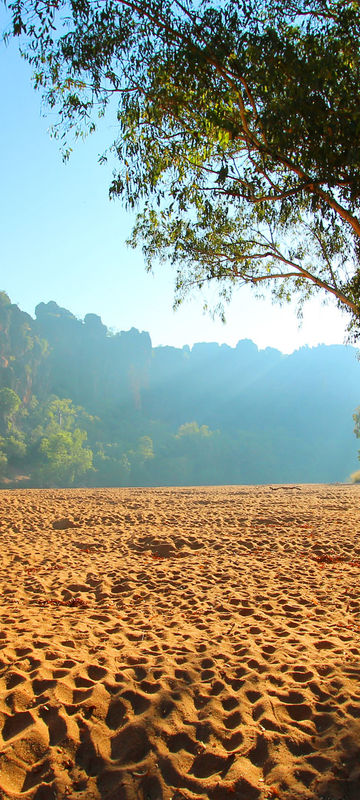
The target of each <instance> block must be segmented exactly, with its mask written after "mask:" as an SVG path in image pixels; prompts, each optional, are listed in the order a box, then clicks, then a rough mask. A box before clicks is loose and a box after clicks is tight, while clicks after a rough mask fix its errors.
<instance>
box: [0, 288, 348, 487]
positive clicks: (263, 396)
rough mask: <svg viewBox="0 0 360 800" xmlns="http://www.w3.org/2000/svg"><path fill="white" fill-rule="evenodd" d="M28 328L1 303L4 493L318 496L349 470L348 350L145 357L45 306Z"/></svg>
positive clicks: (133, 338) (243, 348)
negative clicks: (224, 489)
mask: <svg viewBox="0 0 360 800" xmlns="http://www.w3.org/2000/svg"><path fill="white" fill-rule="evenodd" d="M35 314H36V316H35V319H33V318H32V317H31V316H30V315H29V314H26V313H24V312H23V311H21V310H20V309H19V308H18V306H16V305H15V304H13V303H11V301H10V299H9V297H8V296H7V295H6V293H5V292H2V293H0V483H1V485H2V486H39V487H46V486H79V485H80V486H131V485H134V486H136V485H150V486H151V485H189V484H190V485H194V484H231V483H233V484H234V483H267V482H291V481H298V482H300V481H304V482H307V481H315V482H316V481H321V482H322V481H324V482H326V481H336V480H345V479H346V478H347V477H348V476H349V475H350V473H351V472H352V471H353V470H354V469H355V467H356V442H355V437H354V436H353V420H352V414H353V412H354V408H355V406H356V403H357V401H358V397H359V379H358V375H359V373H358V363H357V362H356V359H355V350H354V349H353V348H351V347H343V346H333V347H325V346H322V347H318V348H314V349H310V348H302V349H301V350H299V351H297V352H296V353H294V354H293V355H291V356H284V355H282V354H281V353H280V352H279V351H277V350H274V349H272V348H267V349H266V350H263V351H259V350H258V349H257V347H256V345H254V344H253V343H252V342H250V341H248V340H243V341H241V342H239V343H238V345H237V347H236V348H231V347H228V346H226V345H222V346H219V345H218V344H216V343H212V344H211V343H203V344H197V345H194V346H193V347H192V349H191V350H190V348H188V347H184V348H182V349H179V348H173V347H160V348H152V345H151V340H150V337H149V335H148V334H147V333H144V332H143V333H140V332H139V331H137V330H135V329H132V330H130V331H126V332H124V331H123V332H119V333H111V332H109V331H108V330H107V328H106V326H105V325H103V323H102V322H101V319H100V317H98V316H97V315H96V314H87V315H86V316H85V318H84V320H79V319H77V318H76V317H75V316H74V315H73V314H72V313H71V312H70V311H68V310H67V309H63V308H61V307H59V306H58V305H57V304H56V303H55V302H53V301H52V302H49V303H39V305H38V306H37V308H36V311H35ZM355 422H356V433H357V435H359V432H360V416H359V415H357V416H356V419H355Z"/></svg>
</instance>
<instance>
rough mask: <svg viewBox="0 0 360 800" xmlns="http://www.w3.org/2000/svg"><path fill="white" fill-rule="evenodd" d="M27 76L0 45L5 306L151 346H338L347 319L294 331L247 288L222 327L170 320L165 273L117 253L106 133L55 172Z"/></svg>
mask: <svg viewBox="0 0 360 800" xmlns="http://www.w3.org/2000/svg"><path fill="white" fill-rule="evenodd" d="M1 16H2V21H3V20H4V11H3V7H2V8H1V7H0V20H1ZM3 27H4V24H1V21H0V30H1V29H3ZM30 77H31V71H30V68H29V66H28V65H27V64H26V63H25V62H24V61H23V60H22V59H21V58H20V56H19V54H18V52H17V49H16V47H15V46H14V45H13V44H11V45H10V46H9V47H5V46H4V45H2V44H0V107H1V109H2V125H1V126H0V154H1V156H0V157H1V162H2V163H1V189H0V197H1V201H0V203H1V208H0V236H1V280H0V289H1V290H5V291H6V292H7V293H8V294H9V296H10V297H11V300H12V301H13V302H15V303H18V304H19V306H20V307H21V308H22V309H23V310H26V311H28V312H29V313H30V314H32V315H34V309H35V306H36V305H37V303H39V302H40V301H44V302H47V301H48V300H55V301H56V302H57V303H58V304H59V305H62V306H65V307H66V308H68V309H70V310H71V311H72V312H73V313H74V314H75V315H76V316H78V317H80V318H83V317H84V315H85V314H86V313H88V312H92V313H97V314H99V315H100V316H101V317H102V320H103V322H104V323H105V324H106V325H107V326H109V327H111V328H113V329H115V330H127V329H129V328H131V327H133V326H134V327H136V328H139V329H140V330H147V331H149V333H150V335H151V338H152V342H153V345H155V346H156V345H159V344H163V345H165V344H169V345H174V346H176V347H181V346H182V345H184V344H190V345H192V344H193V343H194V342H197V341H218V342H226V343H228V344H230V345H235V344H236V342H237V341H238V340H239V339H244V338H249V339H253V341H255V342H256V344H257V345H258V346H259V347H260V348H264V347H267V346H271V347H277V348H278V349H279V350H282V351H283V352H291V351H292V350H294V349H296V348H298V347H300V346H302V345H305V344H308V345H310V346H313V345H316V344H318V343H322V342H324V343H326V344H332V343H340V344H341V343H343V341H344V336H345V325H346V316H344V315H342V314H340V312H339V311H338V310H337V309H336V307H335V305H334V304H329V305H328V306H323V305H322V304H321V302H320V301H318V300H317V301H312V302H311V303H310V304H309V305H308V306H307V308H306V310H305V313H304V320H303V324H302V327H301V328H300V329H299V327H298V320H297V319H296V315H295V311H294V309H293V308H292V307H286V308H283V309H280V308H279V306H277V305H276V306H274V305H272V303H271V300H270V299H268V300H266V301H259V300H256V299H255V298H254V297H253V295H252V293H251V292H250V290H247V289H241V290H238V291H237V292H236V293H235V295H234V298H233V300H232V302H231V304H230V306H229V307H228V308H227V311H226V317H227V323H226V324H225V325H223V324H222V323H221V322H220V320H215V321H214V320H212V319H211V318H210V317H209V316H208V315H204V314H203V312H202V301H201V299H200V298H199V296H194V297H193V298H192V299H191V300H189V301H187V302H186V303H185V304H184V305H183V306H182V307H181V308H180V310H178V311H176V312H174V311H173V310H172V301H173V274H172V271H171V269H170V267H168V268H167V267H166V266H161V267H158V268H157V269H156V271H155V274H154V275H148V274H146V272H145V269H144V263H143V258H142V253H141V251H138V252H134V251H133V250H131V249H130V248H128V247H126V246H125V240H126V238H127V236H128V235H129V233H130V231H131V227H132V217H131V216H130V215H129V214H127V213H125V211H124V209H123V208H122V206H121V204H120V202H110V201H109V199H108V186H109V183H110V180H111V167H109V166H105V167H104V166H99V164H98V163H97V159H98V155H99V154H100V153H102V152H103V150H105V148H106V145H108V144H109V142H110V141H111V140H112V137H113V130H112V128H111V126H110V125H109V123H104V126H103V128H102V130H101V131H100V132H99V134H96V135H95V136H93V137H90V138H89V139H87V140H86V141H85V142H78V143H77V144H76V145H75V149H74V152H73V154H72V156H71V158H70V161H69V163H67V164H66V165H64V164H63V163H62V160H61V155H60V152H59V146H58V143H57V142H56V141H55V140H53V139H51V138H50V136H49V133H48V130H49V127H50V126H51V124H52V121H53V120H52V118H51V116H50V115H48V116H46V117H44V116H43V114H42V111H41V96H40V94H39V93H35V92H34V90H33V89H32V87H31V82H30Z"/></svg>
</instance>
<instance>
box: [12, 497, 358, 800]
mask: <svg viewBox="0 0 360 800" xmlns="http://www.w3.org/2000/svg"><path fill="white" fill-rule="evenodd" d="M359 492H360V487H356V486H303V487H301V489H296V488H293V489H289V488H287V489H285V488H277V489H271V488H270V487H265V486H263V487H241V486H240V487H220V488H219V487H211V488H201V487H200V488H190V489H188V488H176V489H168V488H166V489H97V490H88V489H84V490H57V491H55V490H44V491H42V490H26V491H25V490H24V491H3V492H1V493H0V501H1V509H2V515H1V544H2V547H1V557H0V558H1V560H0V564H1V567H0V581H1V595H2V602H1V628H0V797H1V798H20V797H21V798H29V800H30V798H31V800H33V798H34V800H35V798H36V800H52V799H53V798H72V799H73V800H75V798H77V800H83V799H85V798H86V800H91V799H92V798H94V800H95V798H103V799H104V800H105V798H106V800H170V798H172V800H199V799H200V798H210V799H211V800H257V799H258V800H265V798H271V799H274V800H307V798H309V799H310V798H316V800H318V799H319V798H327V799H329V800H330V798H331V799H332V798H334V799H336V800H338V799H339V798H341V800H359V798H360V682H359V678H360V659H359V656H360V643H359V636H360V601H359V594H360V584H359V572H360V516H359Z"/></svg>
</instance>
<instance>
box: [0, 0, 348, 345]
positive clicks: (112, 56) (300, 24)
mask: <svg viewBox="0 0 360 800" xmlns="http://www.w3.org/2000/svg"><path fill="white" fill-rule="evenodd" d="M8 6H9V9H10V11H11V14H12V30H11V31H9V35H15V36H17V37H19V39H20V43H21V47H22V49H23V52H24V53H25V54H26V57H27V58H28V59H29V61H30V62H31V64H32V65H33V68H34V80H35V85H36V87H38V88H40V89H41V90H42V91H43V93H44V95H45V97H46V99H47V101H48V103H49V104H50V107H52V108H53V109H56V110H57V111H58V125H57V134H58V135H59V136H63V137H65V138H64V141H65V145H64V153H65V156H66V155H68V153H69V142H70V139H69V138H68V137H69V131H72V132H73V133H74V134H75V136H79V135H83V134H84V133H87V132H91V131H92V130H94V128H95V126H96V125H97V124H98V121H99V118H101V117H102V116H103V115H104V114H105V113H106V112H107V111H108V112H109V114H110V115H113V116H115V120H116V126H115V130H116V137H115V140H114V142H113V143H112V144H111V143H109V150H108V152H107V153H106V154H104V156H103V158H104V159H106V158H108V157H110V156H111V154H112V155H115V156H116V161H115V163H116V171H115V172H114V177H113V181H112V184H111V187H110V195H111V197H117V196H121V197H122V198H123V200H124V202H125V205H126V206H127V207H130V208H136V209H137V210H138V215H137V221H136V224H135V228H134V231H133V234H132V237H131V243H132V244H133V245H137V244H138V243H139V242H141V243H142V246H143V250H144V253H145V257H146V262H147V265H148V267H149V268H150V267H151V266H152V265H153V263H154V262H155V261H156V260H159V259H160V260H162V259H166V260H170V261H171V262H172V264H173V265H174V266H175V268H176V274H177V279H176V302H180V301H181V299H182V298H183V296H184V294H185V293H186V292H187V291H188V290H190V289H192V288H193V287H194V286H198V287H202V286H204V285H205V284H207V283H208V282H211V281H214V282H215V283H217V284H218V288H219V292H220V298H222V299H224V298H225V299H226V298H227V297H228V296H229V293H230V292H231V289H232V287H233V286H234V285H236V284H244V283H245V284H250V285H251V286H253V287H255V289H257V290H258V291H259V289H260V288H261V287H262V286H270V287H271V288H272V291H273V293H274V296H275V298H276V299H278V300H280V301H282V300H289V299H291V298H292V297H293V296H294V295H296V296H297V298H298V300H299V302H300V307H301V304H302V302H303V301H304V300H305V299H306V298H307V297H308V296H309V295H311V294H312V293H313V292H314V291H315V292H316V291H321V290H324V291H325V292H326V293H330V294H332V295H334V296H335V298H336V299H337V302H338V304H339V306H340V307H342V308H345V309H346V310H347V311H348V312H349V313H350V327H352V328H353V331H354V333H356V331H357V330H358V329H359V325H360V221H359V207H360V96H359V95H360V58H359V54H360V50H359V41H360V2H359V0H243V2H242V1H241V0H229V2H221V0H218V2H216V0H108V1H107V2H103V0H72V1H71V2H69V1H68V0H16V1H15V2H10V3H9V4H8Z"/></svg>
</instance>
